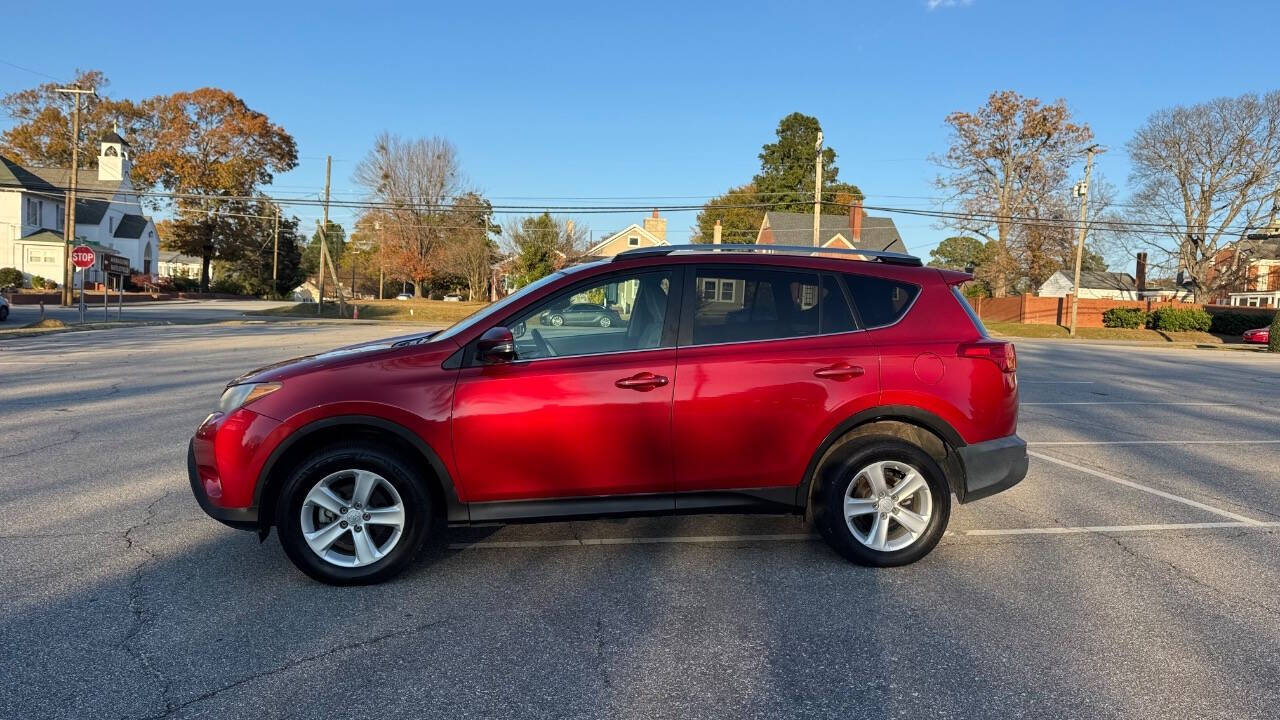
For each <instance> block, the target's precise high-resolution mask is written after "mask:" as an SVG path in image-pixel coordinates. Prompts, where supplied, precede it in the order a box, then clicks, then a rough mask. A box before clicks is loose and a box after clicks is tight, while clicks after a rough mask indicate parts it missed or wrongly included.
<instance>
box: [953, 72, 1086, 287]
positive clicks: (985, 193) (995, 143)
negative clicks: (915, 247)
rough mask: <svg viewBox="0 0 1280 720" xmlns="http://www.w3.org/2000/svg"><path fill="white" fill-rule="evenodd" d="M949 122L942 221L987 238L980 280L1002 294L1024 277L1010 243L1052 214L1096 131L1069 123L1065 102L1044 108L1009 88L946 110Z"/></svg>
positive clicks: (1013, 247) (1014, 242)
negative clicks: (946, 209) (971, 106)
mask: <svg viewBox="0 0 1280 720" xmlns="http://www.w3.org/2000/svg"><path fill="white" fill-rule="evenodd" d="M946 123H947V125H948V126H949V127H950V128H951V146H950V148H948V150H947V152H946V154H945V155H942V156H934V158H933V161H934V162H935V163H937V164H938V165H940V166H942V167H943V168H946V169H947V170H950V171H951V172H950V174H948V175H945V176H940V177H939V178H938V180H937V183H938V186H939V187H940V188H942V189H944V190H948V191H950V193H951V196H950V198H949V199H948V203H949V204H950V205H951V207H952V209H953V210H954V211H955V216H954V217H953V218H952V219H950V220H949V221H948V223H947V224H948V225H951V226H952V227H955V228H956V229H958V230H961V231H964V232H968V233H972V234H974V235H978V236H980V237H982V238H983V239H985V240H986V241H987V242H988V245H989V247H990V252H991V259H990V261H989V263H988V264H987V265H986V266H985V267H984V273H986V275H987V276H986V277H984V278H983V279H984V280H986V281H987V282H988V283H989V284H990V286H991V290H992V294H993V295H995V296H996V297H1000V296H1003V295H1005V294H1007V293H1008V291H1009V290H1010V289H1012V288H1013V287H1014V285H1015V283H1017V282H1018V281H1019V279H1020V278H1024V277H1026V275H1027V268H1026V267H1022V266H1021V263H1020V260H1019V255H1021V254H1023V252H1022V249H1020V248H1018V247H1016V246H1015V244H1016V243H1019V242H1023V241H1025V239H1026V238H1027V233H1026V232H1025V230H1026V228H1027V227H1028V226H1030V225H1033V224H1035V219H1037V218H1040V217H1046V216H1051V215H1052V206H1053V203H1054V202H1055V200H1054V198H1058V197H1060V196H1061V195H1062V193H1063V192H1064V188H1065V185H1066V181H1067V174H1068V171H1069V170H1070V168H1071V166H1072V165H1073V164H1074V163H1076V162H1077V161H1078V159H1079V158H1080V156H1081V154H1082V153H1083V151H1084V148H1085V147H1086V146H1087V145H1088V144H1089V142H1090V141H1091V140H1092V139H1093V132H1092V131H1091V130H1090V129H1089V126H1088V125H1085V124H1077V123H1075V122H1073V121H1072V119H1071V111H1070V110H1068V109H1067V105H1066V101H1064V100H1058V101H1057V102H1054V103H1051V104H1048V105H1046V104H1044V103H1042V102H1041V101H1040V100H1038V99H1036V98H1028V97H1023V96H1021V95H1019V94H1018V93H1016V92H1013V91H1009V90H1006V91H1000V92H994V93H992V94H991V96H990V97H988V98H987V103H986V104H985V105H983V106H982V107H980V108H978V110H977V111H976V112H972V113H970V112H963V111H958V112H953V113H951V114H950V115H948V116H947V118H946Z"/></svg>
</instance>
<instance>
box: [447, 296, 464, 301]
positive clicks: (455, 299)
mask: <svg viewBox="0 0 1280 720" xmlns="http://www.w3.org/2000/svg"><path fill="white" fill-rule="evenodd" d="M444 301H445V302H462V296H461V295H445V296H444Z"/></svg>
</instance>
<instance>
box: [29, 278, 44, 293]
mask: <svg viewBox="0 0 1280 720" xmlns="http://www.w3.org/2000/svg"><path fill="white" fill-rule="evenodd" d="M42 288H44V278H42V277H40V276H39V275H32V276H31V289H32V290H40V289H42Z"/></svg>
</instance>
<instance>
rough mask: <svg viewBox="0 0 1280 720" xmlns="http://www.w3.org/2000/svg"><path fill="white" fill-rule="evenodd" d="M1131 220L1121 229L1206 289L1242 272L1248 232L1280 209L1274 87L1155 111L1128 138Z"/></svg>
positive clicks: (1225, 284) (1279, 125)
mask: <svg viewBox="0 0 1280 720" xmlns="http://www.w3.org/2000/svg"><path fill="white" fill-rule="evenodd" d="M1127 147H1128V150H1129V159H1130V163H1131V166H1132V171H1131V173H1130V176H1129V181H1130V183H1131V184H1132V185H1134V186H1135V191H1134V193H1133V196H1132V198H1131V200H1130V203H1131V204H1132V205H1133V206H1134V208H1135V209H1134V211H1133V214H1132V218H1131V219H1132V220H1135V221H1138V222H1142V223H1146V225H1145V226H1142V225H1133V226H1131V227H1130V230H1129V231H1128V232H1126V233H1123V234H1122V235H1121V237H1122V241H1123V242H1124V243H1125V245H1126V247H1128V248H1130V249H1131V250H1133V251H1136V250H1138V249H1146V250H1150V251H1154V252H1153V254H1154V255H1155V256H1156V257H1157V258H1159V259H1160V262H1159V263H1156V264H1158V265H1159V266H1161V267H1163V268H1164V269H1165V270H1167V271H1169V272H1170V273H1172V272H1174V271H1176V270H1186V271H1187V272H1188V273H1189V274H1190V276H1191V279H1192V280H1194V281H1195V282H1196V283H1197V284H1198V285H1199V286H1200V288H1201V289H1202V290H1203V291H1204V292H1205V293H1206V294H1207V295H1209V296H1213V295H1214V294H1217V293H1219V292H1220V291H1224V290H1227V289H1230V288H1232V287H1233V286H1235V285H1236V284H1237V283H1239V282H1240V281H1241V280H1242V279H1243V277H1244V276H1245V273H1247V272H1248V270H1247V269H1248V262H1245V261H1244V260H1243V258H1244V257H1245V256H1247V255H1248V254H1249V253H1250V252H1251V251H1253V250H1254V249H1255V248H1254V244H1253V243H1252V242H1251V241H1249V240H1247V239H1246V238H1242V236H1243V235H1246V234H1247V230H1250V229H1254V228H1262V227H1267V226H1269V225H1270V224H1271V223H1272V222H1274V221H1275V220H1276V219H1277V217H1278V216H1280V90H1277V91H1272V92H1269V93H1267V94H1265V95H1256V94H1252V93H1250V94H1246V95H1241V96H1239V97H1234V98H1218V99H1216V100H1210V101H1209V102H1205V103H1200V104H1197V105H1190V106H1178V107H1173V108H1168V109H1165V110H1160V111H1158V112H1156V113H1154V114H1153V115H1151V117H1149V118H1147V121H1146V122H1145V123H1144V124H1143V125H1142V127H1140V128H1138V131H1137V133H1135V134H1134V136H1133V138H1132V139H1131V140H1130V141H1129V143H1128V146H1127Z"/></svg>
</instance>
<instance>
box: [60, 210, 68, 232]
mask: <svg viewBox="0 0 1280 720" xmlns="http://www.w3.org/2000/svg"><path fill="white" fill-rule="evenodd" d="M66 226H67V214H66V208H64V207H63V206H61V205H59V206H58V229H59V230H62V229H63V228H65V227H66Z"/></svg>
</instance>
